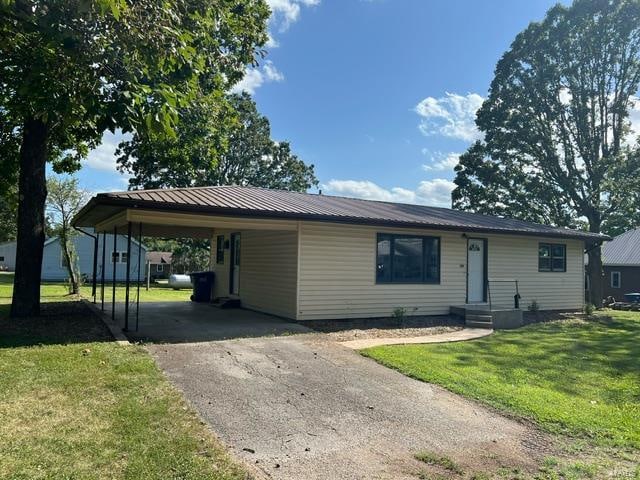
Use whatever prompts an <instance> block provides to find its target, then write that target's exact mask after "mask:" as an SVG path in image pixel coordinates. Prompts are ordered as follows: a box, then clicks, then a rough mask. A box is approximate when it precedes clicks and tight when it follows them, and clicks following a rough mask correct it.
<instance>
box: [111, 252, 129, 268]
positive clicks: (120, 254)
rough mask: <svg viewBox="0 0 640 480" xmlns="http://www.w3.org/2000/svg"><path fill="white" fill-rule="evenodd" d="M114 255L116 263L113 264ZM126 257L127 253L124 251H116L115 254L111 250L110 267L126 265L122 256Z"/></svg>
mask: <svg viewBox="0 0 640 480" xmlns="http://www.w3.org/2000/svg"><path fill="white" fill-rule="evenodd" d="M114 253H115V254H116V255H117V256H116V261H115V262H114V261H113V260H114V259H113V254H114ZM126 255H127V251H126V250H116V251H115V252H114V251H113V250H111V265H113V264H114V263H119V264H121V265H122V264H124V263H127V260H126V258H125V259H124V260H123V258H122V257H123V256H126Z"/></svg>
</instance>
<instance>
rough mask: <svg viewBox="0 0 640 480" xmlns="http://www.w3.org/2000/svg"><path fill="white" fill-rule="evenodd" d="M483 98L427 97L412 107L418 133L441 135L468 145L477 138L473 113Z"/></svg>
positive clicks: (475, 95)
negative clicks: (417, 118)
mask: <svg viewBox="0 0 640 480" xmlns="http://www.w3.org/2000/svg"><path fill="white" fill-rule="evenodd" d="M483 101H484V98H482V97H481V96H480V95H478V94H477V93H469V94H467V95H458V94H457V93H448V92H447V93H446V94H445V96H444V97H440V98H434V97H427V98H425V99H424V100H422V101H421V102H420V103H418V105H416V107H415V112H416V113H417V114H418V115H420V117H421V122H420V125H419V127H418V128H419V129H420V131H421V132H422V133H423V134H424V135H442V136H445V137H450V138H457V139H459V140H464V141H467V142H472V141H474V140H477V139H479V138H480V137H481V134H480V132H479V131H478V129H477V128H476V125H475V118H476V112H477V111H478V109H479V108H480V106H481V105H482V102H483Z"/></svg>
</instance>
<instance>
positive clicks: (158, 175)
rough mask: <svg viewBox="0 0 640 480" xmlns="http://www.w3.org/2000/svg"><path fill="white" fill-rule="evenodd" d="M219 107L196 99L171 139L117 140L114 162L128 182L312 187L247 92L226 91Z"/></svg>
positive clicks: (307, 168) (306, 168) (310, 171)
mask: <svg viewBox="0 0 640 480" xmlns="http://www.w3.org/2000/svg"><path fill="white" fill-rule="evenodd" d="M221 105H223V104H222V102H220V101H219V100H215V101H212V99H211V98H201V99H200V100H199V101H198V102H195V103H194V104H193V105H191V106H189V107H188V108H185V109H184V110H182V111H181V112H180V118H181V119H182V121H181V122H180V124H179V126H178V128H176V136H175V138H167V137H166V136H158V135H146V134H135V135H134V136H133V138H132V139H131V140H130V141H126V142H123V143H122V144H121V145H120V148H119V151H118V153H119V158H118V163H119V165H120V170H121V171H123V172H127V173H130V174H132V175H133V177H132V178H131V179H130V180H129V183H130V186H131V187H134V188H139V187H141V188H161V187H193V186H208V185H251V186H256V187H265V188H275V189H281V190H294V191H306V190H307V189H309V188H310V187H312V186H314V185H317V183H318V181H317V179H316V177H315V174H314V167H313V165H307V164H305V163H304V161H303V160H301V159H300V158H298V157H297V156H296V155H295V154H293V153H292V152H291V147H290V145H289V143H288V142H276V141H274V140H272V139H271V126H270V125H269V120H268V119H267V118H266V117H265V116H263V115H260V113H259V112H258V110H257V108H256V104H255V102H254V101H253V100H252V99H251V97H250V96H249V95H248V94H246V93H243V94H238V95H236V94H232V95H228V96H227V97H226V104H224V107H223V108H221ZM224 118H226V119H228V121H226V122H225V121H222V119H224ZM221 123H222V124H225V125H226V129H225V130H221V129H220V128H219V124H221ZM176 166H179V168H176Z"/></svg>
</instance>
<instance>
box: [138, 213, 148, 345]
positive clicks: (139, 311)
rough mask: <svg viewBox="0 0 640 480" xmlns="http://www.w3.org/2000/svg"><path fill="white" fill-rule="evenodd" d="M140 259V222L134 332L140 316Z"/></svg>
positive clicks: (139, 228) (139, 229)
mask: <svg viewBox="0 0 640 480" xmlns="http://www.w3.org/2000/svg"><path fill="white" fill-rule="evenodd" d="M141 261H142V222H140V224H139V225H138V295H137V297H136V332H137V331H138V323H139V317H140V269H141V268H142V267H141V266H140V262H141ZM145 263H146V262H145Z"/></svg>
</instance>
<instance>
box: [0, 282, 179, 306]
mask: <svg viewBox="0 0 640 480" xmlns="http://www.w3.org/2000/svg"><path fill="white" fill-rule="evenodd" d="M12 292H13V274H12V273H7V272H0V314H1V313H2V312H5V311H8V310H7V309H8V305H10V304H11V294H12ZM80 292H81V294H82V296H83V297H84V298H91V283H88V284H85V285H83V286H82V287H81V289H80ZM97 294H98V297H97V300H98V302H100V281H98V290H97ZM136 294H137V287H135V286H134V285H133V284H132V285H131V287H130V291H129V299H130V301H134V300H135V299H136ZM111 295H112V286H111V284H110V283H105V286H104V301H105V304H110V303H111ZM190 296H191V290H190V289H182V290H173V289H171V288H169V286H168V285H166V284H155V283H154V284H151V286H150V288H149V290H147V289H146V286H144V285H142V286H141V287H140V301H141V302H187V301H189V297H190ZM40 298H41V299H42V301H43V302H59V301H67V300H77V299H78V298H77V297H74V296H72V295H69V287H68V285H67V284H66V283H63V282H44V283H43V284H42V286H41V288H40ZM124 299H125V288H124V284H122V283H116V301H118V302H123V301H124ZM4 305H7V306H4Z"/></svg>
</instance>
